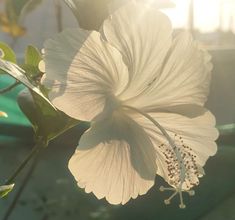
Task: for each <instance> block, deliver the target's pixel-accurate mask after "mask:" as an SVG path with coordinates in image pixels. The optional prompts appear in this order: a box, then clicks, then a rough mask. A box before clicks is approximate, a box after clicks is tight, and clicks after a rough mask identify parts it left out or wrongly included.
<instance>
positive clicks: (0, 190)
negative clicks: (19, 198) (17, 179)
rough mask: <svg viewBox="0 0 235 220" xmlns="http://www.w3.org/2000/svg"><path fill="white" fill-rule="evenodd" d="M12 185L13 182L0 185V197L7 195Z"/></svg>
mask: <svg viewBox="0 0 235 220" xmlns="http://www.w3.org/2000/svg"><path fill="white" fill-rule="evenodd" d="M14 186H15V184H10V185H4V186H0V198H3V197H5V196H7V195H8V193H10V192H11V191H12V190H13V188H14Z"/></svg>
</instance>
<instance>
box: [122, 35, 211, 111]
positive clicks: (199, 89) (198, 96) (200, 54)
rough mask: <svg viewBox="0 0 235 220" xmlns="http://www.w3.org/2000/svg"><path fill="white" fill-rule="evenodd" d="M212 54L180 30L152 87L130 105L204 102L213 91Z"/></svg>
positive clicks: (148, 106) (153, 106) (152, 106)
mask: <svg viewBox="0 0 235 220" xmlns="http://www.w3.org/2000/svg"><path fill="white" fill-rule="evenodd" d="M210 60H211V57H210V55H209V54H208V53H207V52H206V51H205V50H203V49H202V48H201V47H200V46H199V44H198V43H197V42H195V41H193V39H192V36H191V35H190V34H189V33H186V32H183V33H181V34H179V35H178V36H177V37H176V38H175V39H174V41H173V44H172V47H171V50H170V51H169V53H168V56H167V57H166V60H165V62H164V63H163V65H162V70H161V74H160V75H156V77H155V79H154V80H153V81H152V82H151V83H150V84H149V88H148V89H146V90H145V92H144V93H142V96H139V97H137V98H135V99H132V100H129V101H128V103H127V104H128V105H131V106H135V107H136V108H142V109H144V110H145V111H146V110H148V111H149V110H153V109H159V108H161V109H163V108H167V107H169V106H175V105H182V104H194V105H200V106H203V105H204V103H205V102H206V100H207V96H208V93H209V86H210V79H211V70H212V64H211V62H210Z"/></svg>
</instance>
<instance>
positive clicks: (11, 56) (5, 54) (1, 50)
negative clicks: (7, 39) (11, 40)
mask: <svg viewBox="0 0 235 220" xmlns="http://www.w3.org/2000/svg"><path fill="white" fill-rule="evenodd" d="M0 57H1V58H2V59H4V60H7V61H10V62H12V63H16V62H17V61H16V55H15V52H14V51H13V50H12V49H11V48H10V47H9V46H8V45H7V44H5V43H3V42H0Z"/></svg>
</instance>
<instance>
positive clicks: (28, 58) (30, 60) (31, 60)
mask: <svg viewBox="0 0 235 220" xmlns="http://www.w3.org/2000/svg"><path fill="white" fill-rule="evenodd" d="M41 60H42V56H41V53H40V52H39V50H38V49H37V48H36V47H33V46H31V45H29V46H28V47H27V49H26V51H25V64H27V65H31V66H34V67H38V64H39V62H40V61H41Z"/></svg>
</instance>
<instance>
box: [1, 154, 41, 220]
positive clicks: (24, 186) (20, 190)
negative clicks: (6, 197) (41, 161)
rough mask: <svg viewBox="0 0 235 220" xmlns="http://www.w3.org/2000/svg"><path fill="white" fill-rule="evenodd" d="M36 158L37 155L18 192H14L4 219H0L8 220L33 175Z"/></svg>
mask: <svg viewBox="0 0 235 220" xmlns="http://www.w3.org/2000/svg"><path fill="white" fill-rule="evenodd" d="M38 157H39V154H37V155H36V156H35V158H34V161H33V162H32V165H31V167H30V168H29V170H28V172H27V173H26V175H25V177H24V179H23V182H22V183H21V185H20V187H19V189H18V191H17V192H16V194H15V196H14V198H13V200H12V202H11V204H10V206H9V207H8V209H7V211H6V212H5V215H4V217H3V218H2V220H8V219H9V217H10V215H11V214H12V212H13V211H14V208H15V206H16V205H17V202H18V201H19V199H20V196H21V195H22V193H23V191H24V189H25V188H26V186H27V184H28V182H29V180H30V177H31V175H32V174H33V172H34V169H35V167H36V165H37V162H38Z"/></svg>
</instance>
